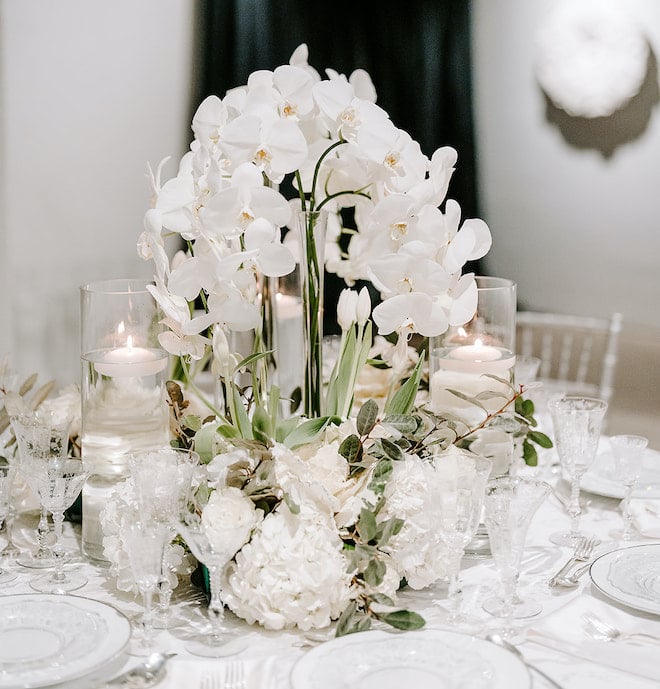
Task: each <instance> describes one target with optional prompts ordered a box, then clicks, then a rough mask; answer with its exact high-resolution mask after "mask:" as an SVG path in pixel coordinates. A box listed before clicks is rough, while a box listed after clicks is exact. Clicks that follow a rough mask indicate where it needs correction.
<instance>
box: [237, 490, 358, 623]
mask: <svg viewBox="0 0 660 689" xmlns="http://www.w3.org/2000/svg"><path fill="white" fill-rule="evenodd" d="M350 579H351V577H350V575H349V574H347V572H346V560H345V558H344V556H343V555H342V541H341V539H340V538H339V534H338V533H337V530H336V528H335V527H334V524H333V523H332V522H331V521H328V520H326V519H325V518H324V517H323V516H322V515H321V514H320V513H317V514H316V515H315V514H311V513H309V514H305V515H303V514H299V515H293V514H292V513H291V512H290V511H289V509H288V508H287V507H286V505H285V504H284V503H283V504H282V505H281V506H280V508H279V509H278V510H277V511H275V512H272V513H271V514H269V515H268V516H267V517H266V518H265V519H264V521H263V522H262V523H261V525H260V526H259V528H258V529H257V531H256V532H255V534H254V535H253V536H252V539H251V541H250V542H249V543H248V544H247V545H245V546H244V547H243V549H242V550H241V551H240V552H239V553H238V554H237V555H236V559H235V562H231V563H230V564H229V566H228V567H227V568H226V570H225V581H224V599H225V602H226V603H227V605H228V606H229V608H230V609H231V610H233V611H234V612H235V613H236V614H237V615H238V616H239V617H241V618H243V619H245V620H246V621H247V622H248V623H250V624H254V623H255V622H257V623H259V624H261V625H263V626H264V627H265V628H266V629H284V628H290V627H298V628H299V629H302V630H310V629H318V628H322V627H326V626H327V625H329V624H330V622H331V621H332V620H333V619H336V618H337V617H339V615H340V614H341V612H342V611H343V609H344V608H345V607H346V605H347V604H348V602H349V599H350Z"/></svg>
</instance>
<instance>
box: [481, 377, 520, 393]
mask: <svg viewBox="0 0 660 689" xmlns="http://www.w3.org/2000/svg"><path fill="white" fill-rule="evenodd" d="M481 377H482V378H490V379H491V380H496V381H497V382H498V383H500V384H502V385H506V386H507V387H508V388H509V389H510V390H512V391H514V389H513V387H511V381H510V380H508V379H506V378H501V377H500V376H496V375H495V374H494V373H482V374H481Z"/></svg>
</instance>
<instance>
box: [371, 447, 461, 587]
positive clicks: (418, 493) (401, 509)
mask: <svg viewBox="0 0 660 689" xmlns="http://www.w3.org/2000/svg"><path fill="white" fill-rule="evenodd" d="M435 479H436V476H435V472H434V470H433V467H432V466H431V465H430V464H429V463H428V462H425V461H424V460H422V459H420V458H419V457H417V456H415V455H408V456H407V457H406V458H405V461H402V462H394V463H393V471H392V476H391V478H390V480H389V481H388V483H387V485H386V487H385V494H384V495H385V498H386V502H385V506H384V508H383V510H382V511H381V513H380V515H379V516H380V517H381V518H382V519H389V518H392V517H398V518H400V519H403V520H405V523H404V525H403V528H402V529H401V531H400V532H399V533H398V534H397V535H396V536H394V537H393V538H392V539H391V540H390V543H389V546H388V549H389V551H390V555H391V558H392V561H393V563H394V565H395V567H396V569H397V570H398V573H399V575H400V576H401V577H405V578H406V580H407V581H408V584H409V586H410V587H411V588H413V589H422V588H424V587H425V586H428V585H429V584H432V583H433V582H434V581H436V580H437V579H439V578H440V577H443V576H445V575H446V573H447V562H446V550H445V547H444V546H443V545H442V543H441V542H440V539H439V537H438V535H437V525H438V523H439V515H438V509H437V505H436V504H435V502H434V501H433V500H432V499H431V496H432V493H431V491H430V487H431V486H432V485H433V482H434V481H435Z"/></svg>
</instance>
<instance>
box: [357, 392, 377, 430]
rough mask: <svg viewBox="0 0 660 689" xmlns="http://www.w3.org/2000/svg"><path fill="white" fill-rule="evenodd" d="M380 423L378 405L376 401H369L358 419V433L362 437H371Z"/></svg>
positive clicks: (361, 410)
mask: <svg viewBox="0 0 660 689" xmlns="http://www.w3.org/2000/svg"><path fill="white" fill-rule="evenodd" d="M377 421H378V404H377V403H376V401H375V400H367V401H366V402H365V403H364V404H363V405H362V407H361V408H360V411H359V412H358V415H357V419H356V422H355V423H356V427H357V432H358V434H359V435H360V436H365V435H369V433H371V431H372V430H373V429H374V426H375V425H376V422H377Z"/></svg>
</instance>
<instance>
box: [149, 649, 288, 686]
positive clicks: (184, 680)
mask: <svg viewBox="0 0 660 689" xmlns="http://www.w3.org/2000/svg"><path fill="white" fill-rule="evenodd" d="M235 662H240V663H242V664H243V669H244V673H245V689H270V687H273V689H275V688H276V687H282V686H287V684H282V680H283V678H282V677H279V676H278V673H279V671H280V670H283V671H284V678H286V677H288V674H289V669H290V668H289V666H288V665H287V667H286V668H281V667H278V666H279V663H277V658H274V657H272V656H270V657H268V658H259V659H248V658H243V657H241V656H240V655H239V656H229V657H226V658H213V659H211V658H181V659H179V658H172V660H170V662H169V664H168V666H167V676H166V678H165V679H164V680H163V682H162V683H160V684H158V685H157V689H170V688H171V689H175V688H176V689H183V688H184V687H185V689H204V688H205V687H216V686H218V687H223V686H224V685H225V678H226V673H227V668H228V667H229V665H230V664H231V663H235ZM279 674H281V673H279ZM284 681H286V679H284Z"/></svg>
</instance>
